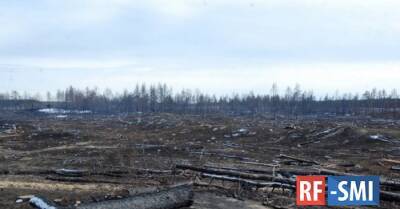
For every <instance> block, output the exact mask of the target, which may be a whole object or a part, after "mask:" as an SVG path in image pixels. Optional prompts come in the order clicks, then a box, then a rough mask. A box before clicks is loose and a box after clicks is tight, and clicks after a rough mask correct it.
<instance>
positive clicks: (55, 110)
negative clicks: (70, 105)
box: [38, 108, 92, 115]
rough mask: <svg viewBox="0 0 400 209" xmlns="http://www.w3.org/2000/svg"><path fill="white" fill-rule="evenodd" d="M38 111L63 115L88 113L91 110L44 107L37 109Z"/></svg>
mask: <svg viewBox="0 0 400 209" xmlns="http://www.w3.org/2000/svg"><path fill="white" fill-rule="evenodd" d="M38 112H41V113H46V114H60V115H65V114H71V113H72V114H90V113H92V111H90V110H64V109H59V108H44V109H39V110H38Z"/></svg>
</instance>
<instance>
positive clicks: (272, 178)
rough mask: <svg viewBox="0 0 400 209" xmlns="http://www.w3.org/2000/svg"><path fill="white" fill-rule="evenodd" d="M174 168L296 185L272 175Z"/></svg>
mask: <svg viewBox="0 0 400 209" xmlns="http://www.w3.org/2000/svg"><path fill="white" fill-rule="evenodd" d="M175 168H176V169H181V170H192V171H196V172H201V173H208V174H215V175H224V176H231V177H238V178H243V179H251V180H262V181H271V182H279V183H285V184H291V185H294V184H296V181H295V180H292V179H288V178H282V177H275V176H272V175H265V174H252V173H245V172H240V171H232V170H221V169H212V168H202V167H196V166H191V165H183V164H178V165H176V166H175Z"/></svg>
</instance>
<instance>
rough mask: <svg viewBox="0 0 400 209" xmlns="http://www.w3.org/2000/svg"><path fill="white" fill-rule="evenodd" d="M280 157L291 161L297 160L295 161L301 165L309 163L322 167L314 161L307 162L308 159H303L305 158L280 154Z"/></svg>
mask: <svg viewBox="0 0 400 209" xmlns="http://www.w3.org/2000/svg"><path fill="white" fill-rule="evenodd" d="M279 157H280V158H287V159H290V160H295V161H298V162H301V163H309V164H314V165H320V163H319V162H317V161H314V160H306V159H303V158H298V157H293V156H289V155H285V154H280V155H279Z"/></svg>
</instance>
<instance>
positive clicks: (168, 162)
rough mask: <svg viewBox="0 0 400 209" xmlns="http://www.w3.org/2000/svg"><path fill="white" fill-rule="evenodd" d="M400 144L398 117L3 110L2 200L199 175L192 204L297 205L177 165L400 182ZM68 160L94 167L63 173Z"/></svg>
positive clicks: (64, 198)
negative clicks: (78, 172) (375, 177)
mask: <svg viewBox="0 0 400 209" xmlns="http://www.w3.org/2000/svg"><path fill="white" fill-rule="evenodd" d="M399 145H400V123H399V121H392V120H378V119H368V118H354V117H342V118H339V117H338V118H318V119H317V118H315V117H307V118H298V119H281V118H280V119H271V118H269V117H266V116H257V117H249V116H247V117H241V116H240V117H239V116H235V117H234V116H231V117H228V116H207V117H205V116H195V115H174V114H148V115H147V114H146V115H144V114H131V115H114V116H110V115H108V116H102V115H68V116H67V117H59V116H56V115H51V114H50V115H45V114H28V113H18V114H13V115H10V114H7V115H2V114H0V208H7V209H14V208H32V207H31V206H30V205H29V204H28V203H27V202H26V201H25V202H22V203H16V200H18V197H19V196H21V195H40V196H43V197H46V198H47V199H49V200H52V201H53V202H56V203H57V204H58V205H60V206H71V205H75V204H81V203H87V202H94V201H104V200H107V199H115V198H123V197H125V196H128V195H132V194H135V193H140V192H143V191H145V190H146V188H161V187H163V186H167V185H173V184H177V183H180V182H187V181H192V182H196V183H198V184H195V185H197V186H195V202H194V205H193V206H192V208H221V209H223V208H296V206H295V195H294V193H293V192H290V191H287V190H286V191H285V190H281V189H275V190H273V191H272V190H271V189H265V188H261V189H255V188H249V187H243V186H242V185H241V184H238V183H234V182H222V181H219V180H213V181H210V179H209V178H205V177H204V176H201V175H200V174H198V173H196V172H194V171H188V170H179V171H178V170H175V169H174V168H175V165H177V164H185V165H195V166H201V167H213V168H232V169H241V170H246V169H247V170H251V169H253V170H257V169H259V170H262V169H271V167H273V168H275V167H276V168H293V169H300V170H310V169H320V168H324V169H330V170H334V171H339V172H347V173H354V174H362V175H367V174H368V175H379V176H381V177H384V178H385V179H394V180H396V181H397V179H400V171H399V170H397V169H396V168H397V167H396V166H399V164H400V146H399ZM287 156H289V158H288V157H287ZM290 157H295V158H300V159H305V161H303V162H301V161H298V160H296V159H291V158H290ZM60 169H70V170H81V171H87V173H88V175H85V176H79V177H65V176H62V175H58V174H57V172H54V171H57V170H60ZM279 175H282V174H279ZM284 177H287V178H291V179H293V178H295V176H293V175H291V174H288V175H287V176H284ZM385 189H386V190H388V191H392V192H397V191H396V188H385ZM399 189H400V188H399ZM380 208H400V203H399V202H396V201H381V205H380Z"/></svg>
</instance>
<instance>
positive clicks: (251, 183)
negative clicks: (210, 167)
mask: <svg viewBox="0 0 400 209" xmlns="http://www.w3.org/2000/svg"><path fill="white" fill-rule="evenodd" d="M201 176H202V177H204V178H212V179H217V180H223V181H230V182H239V183H244V184H247V185H249V186H254V187H256V188H263V187H273V188H285V189H291V190H295V189H296V188H295V186H294V185H290V184H284V183H277V182H258V181H252V180H247V179H242V178H236V177H231V176H224V175H214V174H208V173H203V174H202V175H201Z"/></svg>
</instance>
